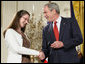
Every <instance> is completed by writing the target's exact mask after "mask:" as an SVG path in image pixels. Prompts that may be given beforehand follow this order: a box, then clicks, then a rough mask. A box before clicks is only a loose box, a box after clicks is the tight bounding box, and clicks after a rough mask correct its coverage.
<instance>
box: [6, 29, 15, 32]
mask: <svg viewBox="0 0 85 64" xmlns="http://www.w3.org/2000/svg"><path fill="white" fill-rule="evenodd" d="M12 32H15V30H14V29H12V28H9V29H7V31H6V33H12Z"/></svg>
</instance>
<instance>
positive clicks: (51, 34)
mask: <svg viewBox="0 0 85 64" xmlns="http://www.w3.org/2000/svg"><path fill="white" fill-rule="evenodd" d="M48 31H49V33H50V37H51V39H52V41H56V39H55V35H54V32H53V24H52V22H51V23H50V24H49V29H48Z"/></svg>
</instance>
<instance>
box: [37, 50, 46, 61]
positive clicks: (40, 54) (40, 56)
mask: <svg viewBox="0 0 85 64" xmlns="http://www.w3.org/2000/svg"><path fill="white" fill-rule="evenodd" d="M38 57H39V58H40V60H43V59H44V58H45V54H44V52H43V51H40V53H39V56H38Z"/></svg>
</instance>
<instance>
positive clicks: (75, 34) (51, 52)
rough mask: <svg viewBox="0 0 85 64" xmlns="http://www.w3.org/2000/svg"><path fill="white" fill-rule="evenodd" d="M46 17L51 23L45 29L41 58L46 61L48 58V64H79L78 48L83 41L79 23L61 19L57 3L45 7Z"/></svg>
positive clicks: (73, 20) (69, 19)
mask: <svg viewBox="0 0 85 64" xmlns="http://www.w3.org/2000/svg"><path fill="white" fill-rule="evenodd" d="M44 16H45V18H46V19H47V20H48V21H49V23H48V25H47V26H46V27H45V28H44V29H43V42H42V51H40V55H39V58H40V59H41V60H44V59H45V58H46V57H48V63H78V62H79V58H78V53H77V51H76V46H77V45H80V44H81V43H82V41H83V39H82V35H81V31H80V28H79V26H78V23H77V21H76V20H75V19H72V18H64V17H61V16H60V10H59V6H58V5H57V4H56V3H48V4H46V5H45V6H44Z"/></svg>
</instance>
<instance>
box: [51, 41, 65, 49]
mask: <svg viewBox="0 0 85 64" xmlns="http://www.w3.org/2000/svg"><path fill="white" fill-rule="evenodd" d="M63 46H64V44H63V42H61V41H55V42H54V43H52V44H51V47H52V48H61V47H63Z"/></svg>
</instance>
